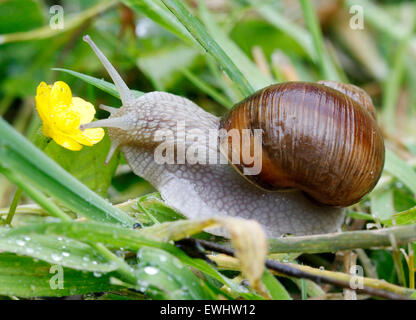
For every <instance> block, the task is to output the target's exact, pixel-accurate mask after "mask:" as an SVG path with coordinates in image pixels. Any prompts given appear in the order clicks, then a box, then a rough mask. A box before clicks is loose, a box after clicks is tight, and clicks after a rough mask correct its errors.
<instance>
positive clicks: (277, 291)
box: [262, 270, 292, 300]
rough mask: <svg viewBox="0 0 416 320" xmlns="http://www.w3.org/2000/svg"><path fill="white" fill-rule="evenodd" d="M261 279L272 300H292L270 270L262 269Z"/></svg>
mask: <svg viewBox="0 0 416 320" xmlns="http://www.w3.org/2000/svg"><path fill="white" fill-rule="evenodd" d="M262 281H263V283H264V285H265V286H266V288H267V290H268V291H269V293H270V296H271V297H272V298H273V300H292V297H291V296H290V295H289V293H288V292H287V290H286V289H285V287H284V286H283V285H282V284H281V283H280V281H279V280H277V279H276V277H275V276H274V275H273V274H272V273H271V272H270V271H268V270H265V271H264V274H263V278H262Z"/></svg>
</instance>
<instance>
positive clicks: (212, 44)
mask: <svg viewBox="0 0 416 320" xmlns="http://www.w3.org/2000/svg"><path fill="white" fill-rule="evenodd" d="M162 1H163V3H164V4H165V5H166V7H168V8H169V10H170V11H172V13H173V14H174V15H175V16H176V18H178V20H179V21H180V22H181V23H182V24H183V25H184V26H185V27H186V28H187V29H188V31H189V33H190V34H191V35H192V36H193V37H194V38H195V40H196V41H198V43H199V44H200V45H201V46H202V47H203V48H204V49H205V50H206V51H207V52H208V53H209V54H210V55H211V56H212V57H213V58H214V59H215V60H216V61H217V63H218V64H219V65H220V66H221V67H222V68H223V69H224V71H225V72H227V74H228V76H229V77H230V78H231V80H232V81H233V82H234V83H235V85H236V87H237V88H238V89H239V90H240V92H241V93H242V95H243V96H244V97H247V96H249V95H251V94H252V93H253V92H254V89H253V86H252V85H251V84H250V83H249V82H248V80H247V79H246V78H245V77H244V76H243V74H242V73H241V71H240V69H238V68H237V66H236V64H235V63H234V62H233V61H232V60H231V58H230V57H229V56H228V55H227V54H226V53H225V52H224V50H223V49H222V48H221V47H220V46H219V45H218V43H217V42H216V41H215V40H214V38H213V37H212V36H211V35H210V34H209V33H208V32H207V30H206V29H205V28H204V26H203V25H202V24H201V23H200V22H199V21H198V20H197V19H196V18H195V17H194V16H193V15H192V14H191V13H190V12H189V11H188V9H186V8H185V6H184V5H183V4H182V3H181V2H180V1H178V0H162Z"/></svg>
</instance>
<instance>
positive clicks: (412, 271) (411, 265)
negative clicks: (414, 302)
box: [408, 243, 415, 289]
mask: <svg viewBox="0 0 416 320" xmlns="http://www.w3.org/2000/svg"><path fill="white" fill-rule="evenodd" d="M408 248H409V249H408V251H409V256H408V267H409V288H410V289H414V288H415V260H414V259H415V258H414V251H413V247H412V244H411V243H409V244H408Z"/></svg>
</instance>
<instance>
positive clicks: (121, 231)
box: [0, 222, 263, 299]
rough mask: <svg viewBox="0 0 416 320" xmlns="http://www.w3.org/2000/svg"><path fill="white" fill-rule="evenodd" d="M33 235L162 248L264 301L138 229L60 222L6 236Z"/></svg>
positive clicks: (246, 295)
mask: <svg viewBox="0 0 416 320" xmlns="http://www.w3.org/2000/svg"><path fill="white" fill-rule="evenodd" d="M0 230H1V229H0ZM32 233H36V234H49V235H51V234H53V235H57V236H62V237H68V238H75V239H77V240H78V241H85V242H92V243H102V244H105V245H110V246H112V247H114V248H124V249H126V250H131V251H137V250H140V249H141V248H142V247H152V248H157V249H162V250H164V251H166V252H168V253H170V254H172V255H174V256H175V257H176V258H178V259H179V260H180V261H181V262H182V263H184V264H186V265H188V266H190V267H193V268H195V269H197V270H199V271H201V272H203V273H205V274H206V275H207V276H210V277H212V278H214V279H215V280H217V281H219V282H220V283H222V284H224V285H226V286H228V287H230V288H231V289H232V290H233V291H235V292H236V293H238V294H239V295H240V296H242V297H243V298H245V299H263V298H262V297H261V296H259V295H257V294H254V293H252V292H250V291H249V290H248V289H246V288H245V287H243V286H241V285H238V284H237V283H235V282H234V281H232V280H231V279H229V278H227V277H225V276H224V275H222V274H221V273H220V272H218V271H217V270H216V269H215V268H213V267H212V266H211V265H209V264H208V263H207V262H206V261H204V260H201V259H192V258H190V257H189V256H188V255H186V254H185V253H184V252H183V251H182V250H180V249H178V248H177V247H175V246H174V245H172V244H170V243H165V242H161V241H156V240H154V239H149V238H148V236H146V235H144V234H142V233H141V232H140V230H133V229H125V228H122V227H119V226H117V225H109V224H103V223H97V222H82V223H79V222H60V223H42V224H36V225H35V224H32V225H27V226H24V227H19V228H14V229H12V230H10V234H9V235H16V236H17V235H19V236H22V235H23V236H27V235H29V236H30V235H31V234H32Z"/></svg>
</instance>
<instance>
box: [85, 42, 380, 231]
mask: <svg viewBox="0 0 416 320" xmlns="http://www.w3.org/2000/svg"><path fill="white" fill-rule="evenodd" d="M84 40H86V41H87V42H88V43H89V44H90V45H91V47H92V48H93V50H94V51H95V53H96V54H97V56H98V57H99V59H100V60H101V62H102V63H103V65H104V67H105V68H106V69H107V71H108V73H109V74H110V76H111V77H112V79H113V81H114V84H115V86H116V87H117V90H118V92H119V93H120V97H121V100H122V107H121V108H118V109H117V108H111V107H103V109H105V110H107V111H109V112H110V113H111V115H110V117H109V118H108V119H103V120H98V121H95V122H92V123H89V124H87V125H84V126H83V128H91V127H108V133H109V136H110V139H111V141H112V147H111V149H110V153H109V158H110V157H111V156H112V154H113V153H114V151H115V150H116V149H117V148H120V150H121V152H122V153H123V154H124V157H125V158H126V161H127V162H128V163H129V165H130V167H131V168H132V170H133V172H134V173H135V174H137V175H139V176H141V177H143V178H144V179H146V180H147V181H149V182H150V183H151V184H152V185H153V186H154V187H155V188H156V189H157V190H158V191H159V192H160V194H161V196H162V198H163V199H164V200H165V201H166V203H167V204H168V205H170V206H172V207H173V208H174V209H176V210H178V211H179V212H181V213H182V214H184V215H185V216H187V217H189V218H201V217H210V216H214V215H228V216H236V217H242V218H249V219H255V220H257V221H258V222H259V223H261V224H262V225H263V226H264V228H265V230H266V233H267V235H268V236H271V237H277V236H281V235H282V234H287V233H290V234H295V235H305V234H316V233H327V232H333V231H336V230H337V229H338V228H339V227H340V225H341V223H342V220H343V216H344V212H345V210H344V208H343V207H342V206H343V204H342V203H341V204H338V203H336V204H333V203H325V202H320V199H311V198H314V195H313V194H312V192H310V190H309V189H302V188H299V187H298V186H297V185H296V184H294V183H291V184H286V183H284V184H282V185H279V184H275V185H273V184H270V183H269V182H270V181H269V180H268V177H267V176H262V173H263V170H262V172H261V173H260V175H258V176H252V177H249V178H248V179H244V178H242V177H241V174H240V173H239V171H238V170H235V168H234V167H233V166H231V165H229V164H223V163H221V162H216V163H208V164H202V163H189V162H188V161H186V162H184V163H180V164H178V163H176V164H168V163H163V164H160V163H158V162H157V161H155V150H156V148H157V147H158V143H157V142H156V141H155V134H156V132H157V131H158V130H161V129H164V130H167V129H169V130H172V131H175V130H176V126H177V123H178V122H183V123H184V124H185V131H186V132H193V131H196V132H198V133H197V135H199V136H201V137H207V136H208V135H209V132H210V130H216V129H220V128H225V129H227V128H231V127H232V126H233V125H234V124H235V123H236V121H233V119H234V120H235V119H238V118H239V117H234V115H236V114H240V113H239V112H241V111H242V110H243V109H244V107H245V106H248V105H250V104H249V103H248V102H249V101H254V100H256V99H258V98H261V99H263V98H264V96H263V95H262V93H261V92H260V93H257V94H254V95H253V96H252V97H250V98H248V99H246V100H245V101H244V102H242V103H240V104H237V105H236V106H235V107H234V108H233V110H232V111H231V112H230V114H229V115H228V118H226V119H224V118H223V119H219V118H218V117H216V116H214V115H212V114H210V113H208V112H206V111H204V110H203V109H201V108H200V107H199V106H197V105H196V104H195V103H193V102H192V101H190V100H188V99H185V98H183V97H179V96H176V95H173V94H169V93H165V92H150V93H146V94H144V95H142V96H140V97H139V98H136V97H134V95H133V94H132V93H131V92H130V90H129V89H128V87H127V86H126V84H125V83H124V82H123V80H122V79H121V77H120V76H119V75H118V73H117V72H116V70H115V69H114V67H113V66H112V65H111V64H110V62H109V61H108V60H107V59H106V57H105V56H104V55H103V54H102V53H101V51H100V50H99V49H98V48H97V47H96V46H95V44H94V43H93V42H92V40H91V39H90V38H89V37H88V36H87V37H84ZM285 85H287V86H289V87H290V86H293V84H285ZM278 86H279V85H278ZM295 86H298V87H297V90H299V91H303V92H304V93H306V95H308V94H309V92H310V91H308V90H311V89H308V86H312V87H311V88H312V89H313V90H318V89H322V88H320V87H324V88H328V90H329V91H330V94H333V95H335V96H336V95H342V96H345V97H347V100H348V103H349V104H351V105H352V107H353V108H355V109H357V112H356V113H357V116H359V115H361V109H360V108H361V107H360V105H359V104H358V102H357V101H356V100H357V99H358V100H360V99H362V98H363V97H364V98H365V99H367V97H366V96H365V95H363V96H361V94H362V92H360V91H359V90H358V89H357V90H356V89H355V88H353V87H348V86H347V87H345V88H344V87H342V85H341V84H336V83H327V84H326V85H324V84H318V85H311V84H306V83H296V84H295ZM331 86H335V87H336V86H341V87H342V88H341V89H340V90H338V89H336V88H330V87H331ZM271 89H273V88H272V87H268V88H265V89H263V91H262V92H263V93H264V92H267V90H271ZM324 90H326V89H324ZM341 90H345V92H349V91H351V92H350V93H349V94H348V93H343V92H342V91H341ZM273 97H277V95H276V96H273ZM298 97H300V96H299V95H298ZM357 97H358V98H357ZM326 98H327V96H326V95H321V99H326ZM250 99H252V100H250ZM273 99H274V98H272V99H271V100H273ZM294 99H296V97H295V98H294ZM340 101H341V98H339V99H338V100H337V99H334V100H333V102H334V107H335V105H336V104H337V103H338V102H340ZM297 102H299V104H301V101H297ZM370 102H371V100H370ZM267 103H269V102H267V101H266V105H267ZM270 103H272V101H271V102H270ZM371 105H372V104H371ZM260 109H261V110H260ZM266 109H267V108H265V109H264V110H266ZM355 109H354V110H355ZM259 110H260V111H258V114H260V115H261V112H262V110H263V109H262V108H259ZM252 112H253V111H252ZM356 113H355V112H353V115H354V116H356ZM368 114H370V113H368ZM344 116H345V114H344ZM363 118H365V119H364V120H365V121H364V120H363V121H362V122H361V123H360V124H359V125H358V127H357V130H358V128H360V126H361V125H371V128H373V127H375V132H376V134H375V135H376V136H377V138H374V139H373V140H374V141H376V142H374V143H373V142H371V143H370V145H371V146H372V147H370V148H369V149H370V150H372V148H373V147H376V148H381V147H382V151H379V152H380V153H379V154H378V156H379V159H378V160H377V161H376V160H374V162H375V163H376V164H377V168H372V169H373V174H372V177H373V178H374V180H375V182H374V181H371V182H369V184H370V186H369V187H368V186H367V187H368V191H369V190H371V189H372V187H373V186H374V185H375V183H376V182H377V179H378V177H379V175H380V172H381V169H382V166H383V163H384V145H383V144H382V139H381V142H380V141H379V136H378V135H379V130H378V128H377V126H376V124H375V119H373V117H372V116H371V115H368V116H367V115H365V116H364V115H363ZM227 119H231V120H227ZM241 119H244V117H241ZM253 119H254V118H253ZM304 119H305V120H306V119H307V117H305V118H304ZM265 120H267V117H264V116H259V117H258V125H260V124H261V123H263V122H262V121H265ZM340 120H341V119H340ZM348 120H351V121H353V120H354V119H352V117H350V118H349V119H348ZM243 122H244V121H243ZM245 123H248V124H250V123H251V125H254V126H257V124H256V125H255V124H254V122H250V121H248V122H247V121H246V122H245ZM351 126H352V124H349V125H348V126H347V127H351ZM247 128H248V129H250V128H254V127H253V126H248V127H247ZM261 129H263V130H267V125H265V126H264V127H261ZM309 129H313V128H305V130H309ZM327 133H335V131H334V132H332V131H329V132H328V131H327ZM356 136H357V137H361V136H360V134H358V133H357V135H356ZM356 136H355V135H354V138H355V139H358V138H356ZM370 136H371V137H372V135H370ZM380 137H381V135H380ZM334 138H335V137H334ZM181 139H186V138H185V137H182V138H181V137H179V136H178V137H177V141H176V143H178V142H180V141H178V140H181ZM267 139H269V137H266V138H265V140H263V145H262V147H263V148H264V147H269V146H270V145H271V143H270V142H268V140H267ZM302 139H303V141H304V144H305V146H307V145H310V144H311V143H314V140H310V141H309V140H308V139H307V137H306V135H305V136H302ZM360 139H361V138H360ZM363 139H364V138H363ZM197 140H198V139H197ZM373 140H371V141H373ZM198 141H199V140H198ZM201 141H207V140H204V139H201ZM183 142H184V143H185V144H187V143H188V141H185V140H184V141H183ZM204 145H205V142H204ZM351 145H353V143H352V144H351ZM360 146H361V144H360ZM313 147H314V149H315V148H316V149H319V148H320V147H319V146H313ZM207 148H208V149H209V148H213V147H212V146H211V145H208V146H207ZM339 148H341V149H334V150H332V152H335V151H342V150H343V149H342V148H343V147H342V146H340V147H339ZM344 148H345V147H344ZM263 150H264V149H263ZM363 150H367V149H365V148H364V149H363ZM214 151H215V152H216V153H217V156H218V157H219V158H221V153H220V152H219V148H217V146H216V147H215V150H214ZM228 151H229V150H222V152H223V153H224V155H225V156H228ZM360 152H361V151H360ZM377 152H378V151H377ZM263 153H264V152H263ZM364 153H365V152H363V154H364ZM324 154H325V153H324V152H321V153H319V152H318V155H320V156H324ZM369 154H370V155H371V154H372V153H371V152H370V153H369ZM265 155H266V156H269V153H266V154H265ZM303 155H304V157H305V159H303V160H304V161H305V164H307V163H310V162H311V160H310V159H309V158H308V157H309V156H311V155H312V153H304V154H303ZM354 156H356V154H355V153H352V155H351V156H349V157H350V158H354ZM275 158H277V157H275ZM340 158H341V160H345V161H346V159H345V158H344V157H340ZM267 159H269V160H270V159H271V160H276V159H273V157H271V158H270V157H269V158H266V160H267ZM370 159H372V158H371V157H370ZM358 160H360V161H363V160H366V158H365V157H364V156H360V158H359V159H358ZM371 161H373V160H371ZM380 163H381V165H380ZM243 165H244V164H243ZM263 165H265V168H270V167H269V164H268V163H263ZM360 165H363V163H360ZM321 166H323V164H319V167H321ZM237 169H239V168H238V167H237ZM240 169H241V168H240ZM263 169H264V168H263ZM283 169H284V170H286V169H287V168H286V167H283ZM312 169H313V167H312ZM328 170H335V169H334V168H333V167H331V169H327V171H328ZM328 174H329V173H328ZM339 174H340V173H338V172H336V173H335V174H334V175H335V176H336V177H335V178H337V179H340V177H341V176H338V175H339ZM361 174H363V173H361ZM363 176H365V175H363ZM366 177H367V176H365V178H366ZM341 179H342V177H341ZM249 180H252V181H249ZM358 180H359V179H358ZM253 181H254V182H257V183H259V184H260V187H259V186H258V185H256V184H255V183H253ZM338 184H339V185H340V184H342V180H341V181H339V182H338ZM333 186H335V187H337V186H336V185H335V184H333ZM264 187H268V188H269V189H272V190H274V189H277V190H279V191H269V190H266V189H265V188H264ZM338 187H339V186H338ZM311 188H313V187H311ZM349 188H351V187H349ZM280 189H285V190H280ZM286 189H289V190H286ZM368 191H367V192H368ZM362 196H363V194H359V195H354V196H353V197H352V198H354V199H358V198H361V197H362ZM326 197H328V195H326V196H325V197H324V198H326ZM358 200H359V199H358ZM348 201H351V199H350V200H348ZM328 204H329V205H328Z"/></svg>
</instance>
